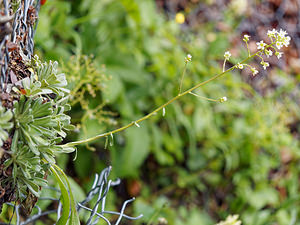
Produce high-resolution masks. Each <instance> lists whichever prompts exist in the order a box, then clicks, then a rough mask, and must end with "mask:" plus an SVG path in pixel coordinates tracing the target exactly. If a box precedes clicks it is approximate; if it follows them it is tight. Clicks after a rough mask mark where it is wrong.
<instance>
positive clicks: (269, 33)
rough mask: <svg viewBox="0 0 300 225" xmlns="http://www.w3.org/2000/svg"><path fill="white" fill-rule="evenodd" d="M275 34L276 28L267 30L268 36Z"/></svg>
mask: <svg viewBox="0 0 300 225" xmlns="http://www.w3.org/2000/svg"><path fill="white" fill-rule="evenodd" d="M276 34H277V30H275V29H273V30H268V33H267V35H268V37H275V35H276Z"/></svg>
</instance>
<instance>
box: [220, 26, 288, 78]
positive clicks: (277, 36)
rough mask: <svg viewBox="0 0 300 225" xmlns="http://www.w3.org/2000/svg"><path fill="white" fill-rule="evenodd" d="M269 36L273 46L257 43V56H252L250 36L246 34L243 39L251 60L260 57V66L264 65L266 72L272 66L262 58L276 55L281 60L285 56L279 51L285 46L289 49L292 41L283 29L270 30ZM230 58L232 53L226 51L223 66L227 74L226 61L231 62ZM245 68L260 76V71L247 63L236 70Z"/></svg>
mask: <svg viewBox="0 0 300 225" xmlns="http://www.w3.org/2000/svg"><path fill="white" fill-rule="evenodd" d="M267 35H268V37H269V38H270V40H271V44H267V43H265V42H264V41H263V40H261V41H259V42H256V45H257V50H258V51H257V52H256V53H255V54H253V55H252V56H251V54H250V49H249V46H248V41H249V40H250V36H249V35H247V34H245V35H244V38H243V41H244V42H245V43H246V46H247V50H248V55H249V58H250V57H253V56H257V57H259V58H260V59H261V62H260V64H261V65H262V67H263V68H264V70H266V69H267V67H269V66H270V64H269V63H268V62H266V61H265V60H264V58H263V57H262V56H263V55H266V56H267V58H269V57H271V56H272V55H273V54H274V55H275V56H276V57H277V58H278V59H280V58H281V57H282V55H283V52H279V51H278V50H280V49H281V48H282V47H283V46H285V47H288V46H289V44H290V41H291V37H290V36H288V35H287V32H286V31H284V30H282V29H280V31H277V30H275V29H273V30H269V31H268V32H267ZM230 56H231V54H230V52H229V51H226V52H225V54H224V58H225V60H224V64H223V72H225V63H226V61H228V60H229V58H230ZM244 67H249V68H250V70H251V72H252V75H253V76H255V75H256V74H258V70H257V69H256V68H254V67H253V66H251V65H248V64H245V63H237V64H236V65H235V66H234V68H236V69H241V70H242V69H244Z"/></svg>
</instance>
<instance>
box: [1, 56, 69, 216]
mask: <svg viewBox="0 0 300 225" xmlns="http://www.w3.org/2000/svg"><path fill="white" fill-rule="evenodd" d="M28 64H29V65H30V66H31V70H30V72H31V74H30V76H27V77H25V78H23V79H21V80H19V81H18V82H16V83H15V84H14V85H13V87H12V88H11V93H10V94H11V95H14V96H15V98H14V99H17V100H15V101H14V102H13V108H12V110H7V109H5V108H4V107H2V106H0V116H1V117H0V147H1V146H2V144H3V142H4V141H5V140H6V139H8V138H9V137H10V140H11V141H10V142H11V143H10V144H11V146H10V149H7V150H6V155H5V157H4V158H2V161H3V165H4V166H3V172H2V174H0V175H1V179H0V187H6V188H5V190H9V189H10V190H14V191H10V192H9V191H7V193H11V195H10V196H6V199H7V201H15V200H17V201H19V202H20V203H21V204H22V205H23V206H24V207H25V208H27V211H28V212H29V213H30V211H31V209H32V207H33V206H34V204H35V202H36V201H34V200H33V199H34V198H36V199H37V198H38V197H39V194H40V190H41V187H42V186H44V185H46V183H47V181H46V177H47V173H48V170H49V167H50V166H51V165H52V164H54V163H55V156H56V155H57V154H59V153H65V152H72V151H74V150H75V148H73V147H66V146H62V145H58V144H59V143H60V142H61V141H62V140H63V138H65V137H66V132H67V131H69V130H72V129H73V126H72V125H71V122H70V121H71V119H70V117H69V116H68V115H66V111H68V110H70V106H69V105H68V99H69V90H68V89H66V88H65V87H66V85H67V81H66V77H65V74H63V73H59V71H58V69H57V66H58V64H57V62H51V61H50V62H49V63H46V62H44V63H42V62H41V61H40V60H39V59H38V57H34V58H33V59H32V60H31V62H28ZM10 120H11V122H10ZM9 129H10V130H11V132H10V133H8V130H9ZM28 202H30V204H29V203H28ZM0 204H1V202H0Z"/></svg>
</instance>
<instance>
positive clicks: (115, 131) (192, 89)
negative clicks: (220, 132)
mask: <svg viewBox="0 0 300 225" xmlns="http://www.w3.org/2000/svg"><path fill="white" fill-rule="evenodd" d="M272 44H273V43H272ZM272 44H270V45H269V46H271V45H272ZM269 46H267V47H269ZM262 51H263V50H260V51H258V52H256V53H255V54H253V55H251V56H249V57H248V58H246V59H245V60H243V61H242V62H240V63H241V64H243V63H245V62H246V61H248V60H249V59H252V58H253V57H255V56H256V55H258V54H259V53H260V52H262ZM235 68H236V67H235V66H232V67H230V68H229V69H227V70H225V71H223V72H222V73H219V74H217V75H215V76H213V77H212V78H210V79H208V80H206V81H204V82H201V83H199V84H197V85H195V86H194V87H192V88H190V89H188V90H187V91H184V92H182V93H179V94H178V95H177V96H175V97H174V98H172V99H170V100H169V101H167V102H166V103H165V104H163V105H161V106H159V107H158V108H156V109H155V110H154V111H152V112H151V113H149V114H147V115H146V116H144V117H142V118H140V119H138V120H136V121H133V122H131V123H129V124H127V125H125V126H123V127H120V128H118V129H115V130H112V131H109V132H106V133H102V134H98V135H96V136H94V137H91V138H87V139H84V140H79V141H74V142H69V143H67V144H64V145H63V146H66V147H71V146H76V145H80V144H85V143H88V142H91V141H95V140H97V139H100V138H103V137H107V136H109V135H113V134H115V133H118V132H120V131H123V130H126V129H127V128H129V127H131V126H135V124H136V123H140V122H142V121H144V120H146V119H148V118H150V117H151V116H153V115H155V114H156V113H157V112H158V111H160V110H162V109H163V108H165V107H166V106H168V105H170V104H171V103H172V102H174V101H176V100H177V99H179V98H181V97H183V96H185V95H187V94H189V93H190V92H192V91H194V90H195V89H197V88H199V87H201V86H203V85H205V84H207V83H209V82H211V81H213V80H215V79H217V78H219V77H221V76H223V75H224V74H226V73H228V72H230V71H232V70H234V69H235ZM183 76H184V73H183ZM183 76H182V78H183ZM181 85H182V82H181V84H180V89H179V90H180V91H181Z"/></svg>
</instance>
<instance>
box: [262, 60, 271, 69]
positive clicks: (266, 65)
mask: <svg viewBox="0 0 300 225" xmlns="http://www.w3.org/2000/svg"><path fill="white" fill-rule="evenodd" d="M260 64H261V65H262V66H263V68H264V70H265V69H267V67H269V66H270V64H269V63H267V62H265V61H261V62H260Z"/></svg>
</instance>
